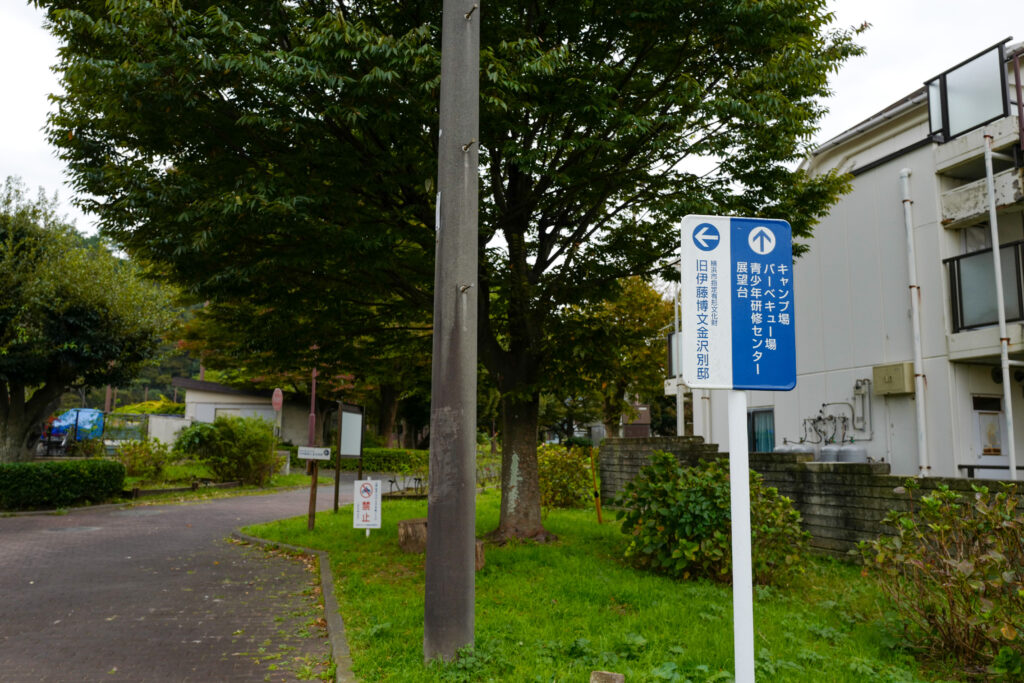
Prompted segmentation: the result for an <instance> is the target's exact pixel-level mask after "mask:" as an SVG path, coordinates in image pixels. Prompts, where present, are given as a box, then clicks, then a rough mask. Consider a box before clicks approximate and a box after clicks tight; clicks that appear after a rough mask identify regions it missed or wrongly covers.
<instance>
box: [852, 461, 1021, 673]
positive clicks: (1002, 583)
mask: <svg viewBox="0 0 1024 683" xmlns="http://www.w3.org/2000/svg"><path fill="white" fill-rule="evenodd" d="M916 488H917V483H916V482H915V481H913V480H909V481H908V482H907V483H906V491H907V495H908V498H909V499H910V509H909V511H906V512H900V511H895V510H894V511H892V512H890V513H889V514H888V515H887V516H886V518H885V523H886V524H887V525H889V526H891V527H892V528H893V529H894V531H895V534H894V535H891V536H889V535H883V536H880V537H879V538H878V540H875V541H869V542H864V543H861V544H860V551H861V554H862V556H863V558H864V563H865V565H866V569H865V571H870V570H874V571H875V572H877V574H878V576H879V577H880V581H881V584H882V587H883V590H884V591H885V593H886V594H887V595H888V597H889V598H890V599H891V601H892V603H893V605H894V607H895V610H896V612H897V613H898V614H899V615H900V617H901V619H902V620H903V622H904V624H905V626H906V628H905V629H904V633H905V636H906V638H907V639H908V640H909V641H910V642H911V643H912V644H914V645H916V646H918V647H920V648H923V649H924V650H926V651H927V652H929V653H930V654H933V655H938V656H944V655H954V656H956V657H957V658H958V659H959V660H960V661H963V662H964V663H967V664H972V663H976V664H991V665H993V666H994V667H995V668H996V669H1002V670H1004V671H1006V670H1010V669H1012V667H1013V666H1016V664H1015V663H1019V662H1020V661H1021V658H1022V655H1024V643H1022V642H1021V641H1022V635H1024V513H1022V512H1021V510H1020V509H1019V499H1018V497H1017V491H1016V487H1015V486H1013V485H1001V490H1000V491H999V492H998V493H995V494H993V493H992V492H991V491H989V489H988V488H986V487H984V486H972V488H973V490H974V497H973V499H970V498H968V499H964V498H963V497H961V496H960V495H959V494H957V493H956V492H954V491H950V490H949V487H948V486H944V485H943V486H939V487H938V489H937V490H936V491H934V492H933V493H931V494H929V495H925V496H921V497H920V498H919V499H918V500H917V501H916V502H914V500H913V498H914V493H913V491H914V489H916Z"/></svg>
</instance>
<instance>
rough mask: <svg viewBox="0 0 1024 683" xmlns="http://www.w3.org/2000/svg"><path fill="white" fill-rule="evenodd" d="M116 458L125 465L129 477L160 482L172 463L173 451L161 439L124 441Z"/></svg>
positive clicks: (118, 449)
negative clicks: (165, 469)
mask: <svg viewBox="0 0 1024 683" xmlns="http://www.w3.org/2000/svg"><path fill="white" fill-rule="evenodd" d="M114 458H115V459H116V460H117V461H118V462H119V463H121V464H122V465H124V467H125V470H126V471H127V473H128V476H129V477H142V479H143V480H145V481H158V480H159V479H160V477H161V475H163V473H164V468H165V467H166V466H167V464H168V463H169V462H170V461H171V449H170V448H169V447H168V446H167V444H163V443H160V440H159V439H152V440H150V441H123V442H121V444H120V445H119V446H118V448H117V453H116V454H115V455H114Z"/></svg>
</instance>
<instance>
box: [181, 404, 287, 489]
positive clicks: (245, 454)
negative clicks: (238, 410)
mask: <svg viewBox="0 0 1024 683" xmlns="http://www.w3.org/2000/svg"><path fill="white" fill-rule="evenodd" d="M193 426H194V425H193ZM197 442H198V446H196V447H195V448H196V455H197V456H198V457H199V460H200V461H201V462H203V463H204V464H205V465H206V466H207V467H208V468H209V469H210V471H211V472H212V473H213V476H214V477H215V478H216V479H217V480H218V481H240V482H242V483H243V484H252V485H255V486H263V485H264V484H265V483H266V482H267V481H268V480H269V479H270V477H271V475H272V474H273V473H274V469H275V467H276V463H277V456H276V455H275V454H274V452H273V450H274V446H275V445H276V443H277V440H276V439H275V438H274V432H273V429H272V427H271V425H270V423H269V422H266V421H264V420H262V419H261V418H258V417H218V418H217V419H216V420H215V421H214V423H213V431H210V432H202V433H201V436H200V438H198V439H197Z"/></svg>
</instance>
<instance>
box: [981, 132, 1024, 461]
mask: <svg viewBox="0 0 1024 683" xmlns="http://www.w3.org/2000/svg"><path fill="white" fill-rule="evenodd" d="M992 176H993V173H992V136H991V135H989V134H988V133H986V134H985V180H986V181H987V185H988V223H989V229H990V231H991V233H992V269H993V270H994V271H995V276H996V308H997V309H998V313H999V356H1000V361H1001V362H1000V365H1002V370H1003V414H1004V415H1005V417H1006V438H1005V441H1006V454H1007V455H1008V456H1009V461H1010V480H1011V481H1017V451H1016V448H1015V444H1014V441H1015V439H1014V433H1013V403H1012V401H1011V396H1010V349H1009V345H1010V338H1009V336H1008V335H1007V332H1006V305H1005V303H1004V298H1003V264H1002V259H1001V258H1000V256H999V223H998V221H997V217H996V191H995V180H994V179H993V177H992Z"/></svg>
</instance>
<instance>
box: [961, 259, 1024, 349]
mask: <svg viewBox="0 0 1024 683" xmlns="http://www.w3.org/2000/svg"><path fill="white" fill-rule="evenodd" d="M999 258H1000V262H1001V265H1002V271H1003V300H1004V304H1005V306H1004V310H1005V312H1006V320H1007V322H1012V321H1019V320H1024V308H1022V307H1021V301H1022V299H1024V296H1022V279H1024V278H1022V271H1021V263H1022V261H1024V241H1020V242H1011V243H1009V244H1004V245H1002V246H1001V247H1000V248H999ZM943 263H944V264H945V266H946V268H947V269H948V271H949V291H950V299H951V301H950V304H951V313H952V317H951V319H952V322H953V332H961V331H963V330H972V329H977V328H980V327H988V326H991V325H995V324H997V323H998V322H999V312H998V310H997V307H996V281H995V275H994V273H993V266H994V264H993V263H992V251H991V250H989V249H984V250H982V251H975V252H972V253H970V254H964V255H962V256H955V257H953V258H949V259H946V260H944V261H943Z"/></svg>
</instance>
